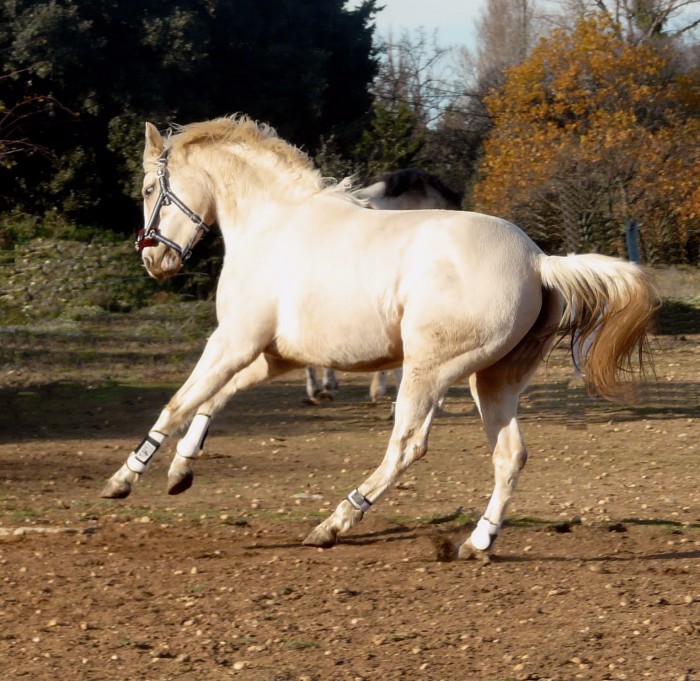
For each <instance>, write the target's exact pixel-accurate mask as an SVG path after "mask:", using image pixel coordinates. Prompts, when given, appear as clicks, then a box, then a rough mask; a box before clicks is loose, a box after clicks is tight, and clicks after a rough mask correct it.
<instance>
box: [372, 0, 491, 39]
mask: <svg viewBox="0 0 700 681" xmlns="http://www.w3.org/2000/svg"><path fill="white" fill-rule="evenodd" d="M485 2H486V0H380V2H379V3H378V4H379V5H380V6H382V5H383V6H384V9H383V10H382V11H381V12H379V13H378V15H377V31H378V33H380V34H381V35H386V34H387V33H388V32H389V30H391V31H393V34H394V36H395V37H398V36H399V35H400V34H401V31H402V30H403V29H407V30H409V31H414V30H415V29H417V28H420V27H421V26H422V27H424V28H425V29H426V30H427V31H428V35H429V36H432V33H433V31H434V30H437V32H438V43H439V44H440V45H442V46H444V47H450V46H453V45H466V46H468V47H473V44H474V20H475V19H476V18H477V17H478V16H479V12H480V10H481V7H482V6H483V5H484V3H485Z"/></svg>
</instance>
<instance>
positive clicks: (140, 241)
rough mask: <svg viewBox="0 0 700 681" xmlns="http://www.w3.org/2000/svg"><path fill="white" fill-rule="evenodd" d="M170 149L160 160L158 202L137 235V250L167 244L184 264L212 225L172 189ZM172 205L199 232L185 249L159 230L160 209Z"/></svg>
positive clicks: (157, 172)
mask: <svg viewBox="0 0 700 681" xmlns="http://www.w3.org/2000/svg"><path fill="white" fill-rule="evenodd" d="M168 151H169V150H168V149H166V150H165V151H164V152H163V153H162V154H161V155H160V157H159V158H158V170H157V171H156V174H157V176H158V186H159V189H160V192H159V194H158V200H157V201H156V205H155V206H153V212H152V213H151V217H150V218H148V223H147V224H146V226H145V227H144V228H143V229H141V230H139V233H138V234H137V235H136V244H135V245H136V250H137V251H142V250H143V249H144V248H148V247H149V246H155V245H156V244H157V243H159V242H160V243H162V244H165V245H166V246H167V247H168V248H172V249H173V250H174V251H175V252H176V253H177V254H178V255H179V256H180V259H181V260H182V261H183V262H184V261H185V260H187V258H189V257H190V256H191V255H192V249H193V248H194V245H195V244H196V243H197V241H199V239H200V238H201V237H202V236H204V235H205V234H207V233H208V232H209V230H210V229H211V225H207V224H206V223H205V222H204V219H203V218H202V217H201V216H200V215H198V214H197V213H195V212H194V211H192V210H190V209H189V208H188V207H187V206H186V205H185V204H184V203H183V202H182V201H180V199H178V198H177V196H176V195H175V194H174V193H173V191H172V189H170V182H168V176H167V174H166V170H167V166H168ZM171 203H173V204H175V205H176V206H177V207H178V208H179V209H180V210H181V211H182V212H183V213H184V214H185V215H186V216H187V217H188V218H189V219H190V220H192V222H194V223H195V224H196V225H197V231H196V232H195V235H194V237H192V239H191V241H190V242H189V243H188V244H187V245H186V246H185V247H184V248H183V247H182V246H179V245H178V244H176V243H175V242H174V241H171V240H170V239H168V238H167V237H164V236H163V235H162V234H161V233H160V231H159V230H158V225H159V224H160V209H161V208H162V207H163V206H169V205H170V204H171Z"/></svg>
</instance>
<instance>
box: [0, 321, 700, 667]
mask: <svg viewBox="0 0 700 681" xmlns="http://www.w3.org/2000/svg"><path fill="white" fill-rule="evenodd" d="M699 340H700V336H697V335H687V336H677V337H671V336H662V337H659V338H658V339H656V340H655V343H654V345H655V352H656V374H657V380H656V383H655V384H650V385H647V386H646V387H645V388H644V390H642V394H641V402H640V403H639V404H638V405H637V406H635V407H620V406H615V405H610V404H608V403H603V402H600V401H595V400H591V399H589V398H588V397H587V396H586V394H585V391H584V390H583V387H582V385H581V381H580V379H579V378H577V377H576V376H575V375H574V374H573V372H572V370H571V366H570V364H569V363H568V360H567V359H566V357H565V355H564V353H563V351H556V352H555V353H554V355H553V357H552V358H551V360H550V363H549V366H548V368H547V369H546V370H545V369H542V370H541V371H540V372H539V374H538V377H537V379H536V380H535V382H534V384H533V385H532V387H531V388H530V389H529V390H528V391H527V393H526V394H525V395H524V397H523V400H522V409H521V412H522V423H521V425H522V429H523V432H524V436H525V439H526V442H527V444H528V448H529V451H530V460H529V462H528V465H527V468H526V469H525V471H524V474H523V476H522V478H521V483H520V486H519V489H518V492H517V494H516V498H515V502H514V504H513V506H512V508H511V513H510V521H509V523H508V524H507V526H506V527H505V528H504V529H503V531H502V533H501V535H500V537H499V539H498V541H497V543H496V545H495V552H494V558H493V560H492V562H491V563H490V564H488V565H482V564H480V563H476V562H471V561H459V562H441V561H439V560H438V559H437V554H436V550H435V543H436V541H437V540H444V539H445V538H448V539H449V540H450V541H456V540H457V539H459V538H462V537H464V536H465V535H466V534H468V532H469V531H470V529H471V528H472V527H473V525H474V522H475V521H476V520H477V519H478V517H479V516H480V514H481V513H482V512H483V510H484V507H485V503H486V500H487V498H488V496H489V494H490V492H491V484H492V470H491V464H490V452H489V451H488V450H487V446H486V441H485V438H484V435H483V433H482V431H481V428H480V424H479V421H478V416H477V414H476V411H475V409H474V406H473V403H472V401H471V398H470V396H469V391H468V389H467V388H466V387H465V386H459V387H457V388H455V389H453V390H452V391H451V392H450V393H449V395H448V400H447V404H446V413H445V414H443V415H442V416H440V417H438V418H437V419H436V421H435V424H434V427H433V431H432V435H431V443H430V444H431V448H430V451H429V453H428V455H427V456H426V457H425V458H424V459H423V460H421V461H420V462H419V463H417V464H416V465H415V466H414V467H413V468H412V469H409V471H408V472H407V473H406V475H405V477H404V478H403V479H402V481H401V483H400V484H399V486H398V489H395V490H393V492H391V493H390V494H389V495H388V496H387V497H385V498H384V499H383V500H382V502H381V503H380V504H378V505H377V506H376V507H375V508H374V509H372V510H371V511H370V512H369V513H368V514H367V515H366V516H365V520H364V521H363V523H362V524H361V525H360V526H358V527H357V528H355V530H354V531H353V532H351V533H350V534H349V535H348V536H346V537H344V538H343V540H342V542H341V543H340V544H339V545H338V546H336V547H335V548H333V549H330V550H317V549H310V548H306V547H303V546H302V545H301V540H302V539H303V537H304V536H305V535H306V533H308V531H309V530H310V529H311V527H313V526H314V524H316V523H317V522H318V521H319V520H320V519H322V518H324V517H325V516H326V515H327V514H328V513H329V512H330V510H331V509H332V508H334V507H335V505H336V504H337V503H338V501H339V500H340V499H341V498H342V497H344V496H345V495H346V494H347V493H348V492H349V491H350V490H351V489H353V488H354V487H355V486H356V485H357V484H358V483H359V482H361V481H362V479H363V478H364V477H365V476H366V475H367V474H368V473H369V472H370V471H371V470H372V469H373V468H374V466H376V465H377V464H378V463H379V461H380V459H381V456H382V453H383V450H384V448H385V446H386V442H387V438H388V435H389V432H390V423H389V422H388V421H387V418H386V417H387V415H388V403H385V404H383V405H381V406H379V407H376V408H372V407H370V406H369V405H368V403H367V401H366V390H367V385H368V377H367V376H366V375H364V376H351V375H344V374H341V375H340V378H341V384H342V387H341V391H340V393H339V395H338V397H337V399H336V401H335V402H333V403H325V404H323V405H321V406H320V407H310V406H307V405H305V404H303V403H302V396H303V386H302V376H301V374H300V373H299V374H295V375H291V376H288V377H285V378H284V379H283V380H277V381H274V382H273V383H271V384H269V385H267V386H263V387H260V388H257V389H255V390H254V391H251V392H249V393H246V394H244V395H241V396H240V397H239V398H238V399H237V400H236V401H235V402H233V403H231V404H230V405H229V406H228V407H227V409H226V410H225V412H224V413H222V414H221V415H220V417H219V418H217V420H216V421H215V422H214V424H213V427H212V431H211V433H210V436H209V439H208V440H207V446H206V450H205V453H204V456H203V457H202V459H201V460H200V461H198V462H197V464H196V478H195V484H194V487H193V488H192V489H191V490H190V491H188V492H187V493H185V494H183V495H181V496H177V497H171V496H168V495H167V494H166V491H165V476H166V470H167V466H168V463H169V459H170V456H171V453H172V450H173V444H174V443H172V442H171V443H168V445H167V446H165V447H164V448H163V449H162V450H161V451H160V452H159V459H158V460H157V461H156V463H155V464H154V465H153V467H152V469H151V471H150V472H149V473H148V474H147V475H146V476H145V477H144V478H143V479H142V480H141V481H140V482H139V484H138V485H137V487H136V488H135V490H134V492H133V493H132V495H131V496H130V497H129V498H128V499H126V500H123V501H107V500H103V499H100V498H99V494H100V490H101V488H102V486H103V484H104V482H105V481H106V480H107V478H108V477H109V476H110V475H111V474H112V473H113V472H114V471H115V470H116V468H118V467H119V466H120V465H121V464H122V463H123V461H124V460H125V458H126V457H127V455H128V453H129V451H130V450H131V449H132V448H133V447H134V446H135V445H136V444H137V443H138V442H139V441H140V440H141V439H142V438H143V436H144V435H145V433H146V431H147V429H148V427H149V426H150V425H151V423H152V422H153V420H154V418H155V417H156V415H157V412H158V411H159V409H160V408H161V406H162V405H163V404H164V403H165V401H166V400H167V398H168V397H169V395H170V394H171V393H172V392H173V390H174V389H175V388H176V387H177V385H178V384H179V383H180V382H181V381H182V380H183V379H184V377H185V376H186V374H187V372H188V370H189V368H190V367H191V365H192V361H193V358H194V357H196V355H197V352H198V348H197V347H196V344H195V345H194V346H193V345H192V344H191V343H190V344H188V343H186V342H183V343H182V344H180V345H178V344H177V343H175V344H171V345H170V346H168V347H166V348H163V347H161V346H160V345H158V344H156V343H152V342H149V341H146V340H142V341H138V340H133V341H130V342H129V343H126V342H119V343H114V344H112V345H110V343H108V342H102V341H99V340H93V341H90V342H89V343H88V342H87V341H86V339H85V338H84V337H75V338H70V337H69V338H67V339H65V340H64V341H62V342H57V340H56V339H55V338H49V337H47V338H42V337H41V336H39V337H37V336H29V335H23V334H22V333H20V332H15V333H12V334H5V335H4V336H3V338H2V343H3V346H2V351H1V352H2V359H3V365H2V378H1V381H0V511H1V513H2V515H1V521H0V526H1V529H0V678H1V679H3V680H5V679H7V680H10V679H23V678H31V679H34V680H43V679H52V680H53V679H57V678H58V679H60V678H63V679H70V680H73V679H81V680H82V679H85V680H95V681H98V680H100V681H101V680H103V679H120V680H121V679H124V680H132V679H138V680H139V681H147V680H149V679H152V680H165V679H178V680H183V681H185V680H187V681H190V680H192V681H194V680H197V681H200V680H206V681H208V680H214V681H215V680H217V679H229V678H235V679H245V680H250V681H304V680H307V681H327V680H331V681H333V680H336V679H337V680H345V679H347V680H359V679H366V680H374V679H381V680H382V681H384V680H387V681H389V680H393V679H407V680H412V679H421V680H422V679H429V680H436V681H438V680H443V681H455V680H456V681H460V680H465V681H472V680H477V681H482V680H484V681H507V680H509V679H552V680H556V681H568V680H569V679H596V680H597V679H629V680H634V681H637V680H639V679H651V680H654V681H658V680H662V679H669V680H671V681H681V680H685V681H691V680H695V679H700V636H699V631H700V579H699V575H700V504H699V501H700V490H699V489H698V473H699V471H700V465H699V463H698V445H697V440H698V432H699V431H698V420H699V419H700V406H699V404H700V388H699V386H700V345H699V343H698V341H699ZM117 346H118V349H117ZM78 348H80V351H78ZM436 538H437V540H436Z"/></svg>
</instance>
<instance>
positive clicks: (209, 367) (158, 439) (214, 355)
mask: <svg viewBox="0 0 700 681" xmlns="http://www.w3.org/2000/svg"><path fill="white" fill-rule="evenodd" d="M236 347H239V348H246V347H247V348H251V349H250V350H248V351H247V352H240V351H236V349H235V348H236ZM258 354H259V350H258V349H257V348H255V349H253V346H252V344H251V343H250V342H247V343H245V342H244V343H240V342H237V343H233V342H232V341H231V339H230V338H227V337H226V334H225V333H224V332H222V331H221V327H219V328H218V329H217V330H216V331H214V333H213V334H212V335H211V337H210V338H209V341H208V342H207V345H206V347H205V348H204V352H203V353H202V356H201V357H200V359H199V361H198V362H197V365H196V366H195V368H194V371H193V372H192V373H191V374H190V377H189V378H188V379H187V381H185V383H184V385H183V386H182V387H181V388H180V390H178V391H177V393H175V395H174V396H173V398H172V399H171V400H170V402H169V403H168V404H167V406H166V407H165V409H163V411H161V413H160V416H159V418H158V420H157V421H156V422H155V424H154V425H153V427H152V428H151V430H150V431H149V432H148V435H147V436H146V437H145V438H144V439H143V440H142V441H141V443H140V444H139V445H138V447H136V449H135V450H134V451H133V452H131V454H130V455H129V457H128V458H127V460H126V463H125V464H124V465H123V466H122V467H121V468H120V469H119V470H118V471H117V472H116V473H115V474H114V475H113V476H112V477H111V478H110V479H109V481H108V482H107V485H106V486H105V488H104V489H103V490H102V496H103V497H105V498H107V499H123V498H124V497H127V496H128V495H129V493H130V492H131V486H132V485H133V483H135V482H136V481H137V480H138V478H139V476H140V475H141V473H143V472H145V471H146V470H147V468H148V466H149V465H150V463H151V460H152V459H153V456H154V455H155V453H156V452H157V451H158V449H159V448H160V446H161V445H162V444H163V442H164V441H165V439H166V438H167V437H168V436H170V435H172V434H173V433H174V432H175V431H176V430H177V429H178V428H179V427H181V426H182V425H183V424H185V423H186V422H187V421H189V420H190V419H191V418H192V416H194V413H195V411H196V410H197V408H198V407H199V406H200V405H202V404H204V403H205V402H207V401H208V400H210V399H211V398H212V397H213V396H214V395H216V394H217V393H218V392H219V391H220V390H221V389H222V388H223V386H224V385H226V383H228V381H229V380H231V377H232V376H233V375H234V374H235V373H236V372H238V371H240V370H241V369H243V368H244V367H246V366H248V365H249V364H250V363H251V362H252V361H253V360H254V359H255V357H256V356H257V355H258Z"/></svg>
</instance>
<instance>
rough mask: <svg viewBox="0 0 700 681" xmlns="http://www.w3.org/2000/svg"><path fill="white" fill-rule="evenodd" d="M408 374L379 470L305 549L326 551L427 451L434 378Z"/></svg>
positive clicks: (434, 396)
mask: <svg viewBox="0 0 700 681" xmlns="http://www.w3.org/2000/svg"><path fill="white" fill-rule="evenodd" d="M407 371H408V372H409V373H408V375H409V376H410V377H411V380H406V381H403V382H402V383H401V387H400V390H399V395H398V398H397V401H396V418H395V420H394V428H393V431H392V433H391V439H390V441H389V446H388V448H387V450H386V454H385V455H384V460H383V461H382V463H381V465H380V466H379V468H377V469H376V470H375V471H374V473H372V475H370V476H369V478H367V480H365V481H364V482H363V483H362V484H361V485H360V486H359V487H358V488H357V489H354V490H352V491H351V492H350V494H348V496H347V498H346V499H344V500H343V501H341V502H340V504H339V505H338V507H337V508H336V509H335V511H334V512H333V514H332V515H331V516H330V517H329V518H327V519H326V520H324V521H323V522H322V523H321V524H320V525H318V526H317V527H316V528H314V530H313V531H312V532H311V534H309V536H308V537H306V539H305V540H304V544H306V545H308V546H321V547H328V546H332V545H333V544H335V542H336V540H337V536H338V534H342V533H343V532H347V531H348V530H349V529H350V528H351V527H352V526H353V525H355V524H356V523H358V522H359V521H360V520H362V517H363V515H364V514H365V512H366V511H368V510H369V508H370V507H371V506H372V504H374V503H375V502H376V501H377V500H378V499H379V497H380V496H381V495H382V494H384V492H386V491H387V490H388V489H389V488H390V487H392V486H393V484H394V483H395V482H396V480H397V478H398V477H399V475H401V473H403V471H405V470H406V468H408V466H410V465H411V464H412V463H413V462H414V461H417V460H418V459H420V458H421V457H422V456H423V455H424V454H425V453H426V452H427V450H428V432H429V430H430V424H431V421H432V418H433V414H434V412H435V408H436V406H437V401H438V395H439V393H438V392H436V388H435V384H436V381H435V380H434V379H435V377H434V376H429V375H427V372H424V371H416V372H415V373H412V372H410V370H408V369H407Z"/></svg>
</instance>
